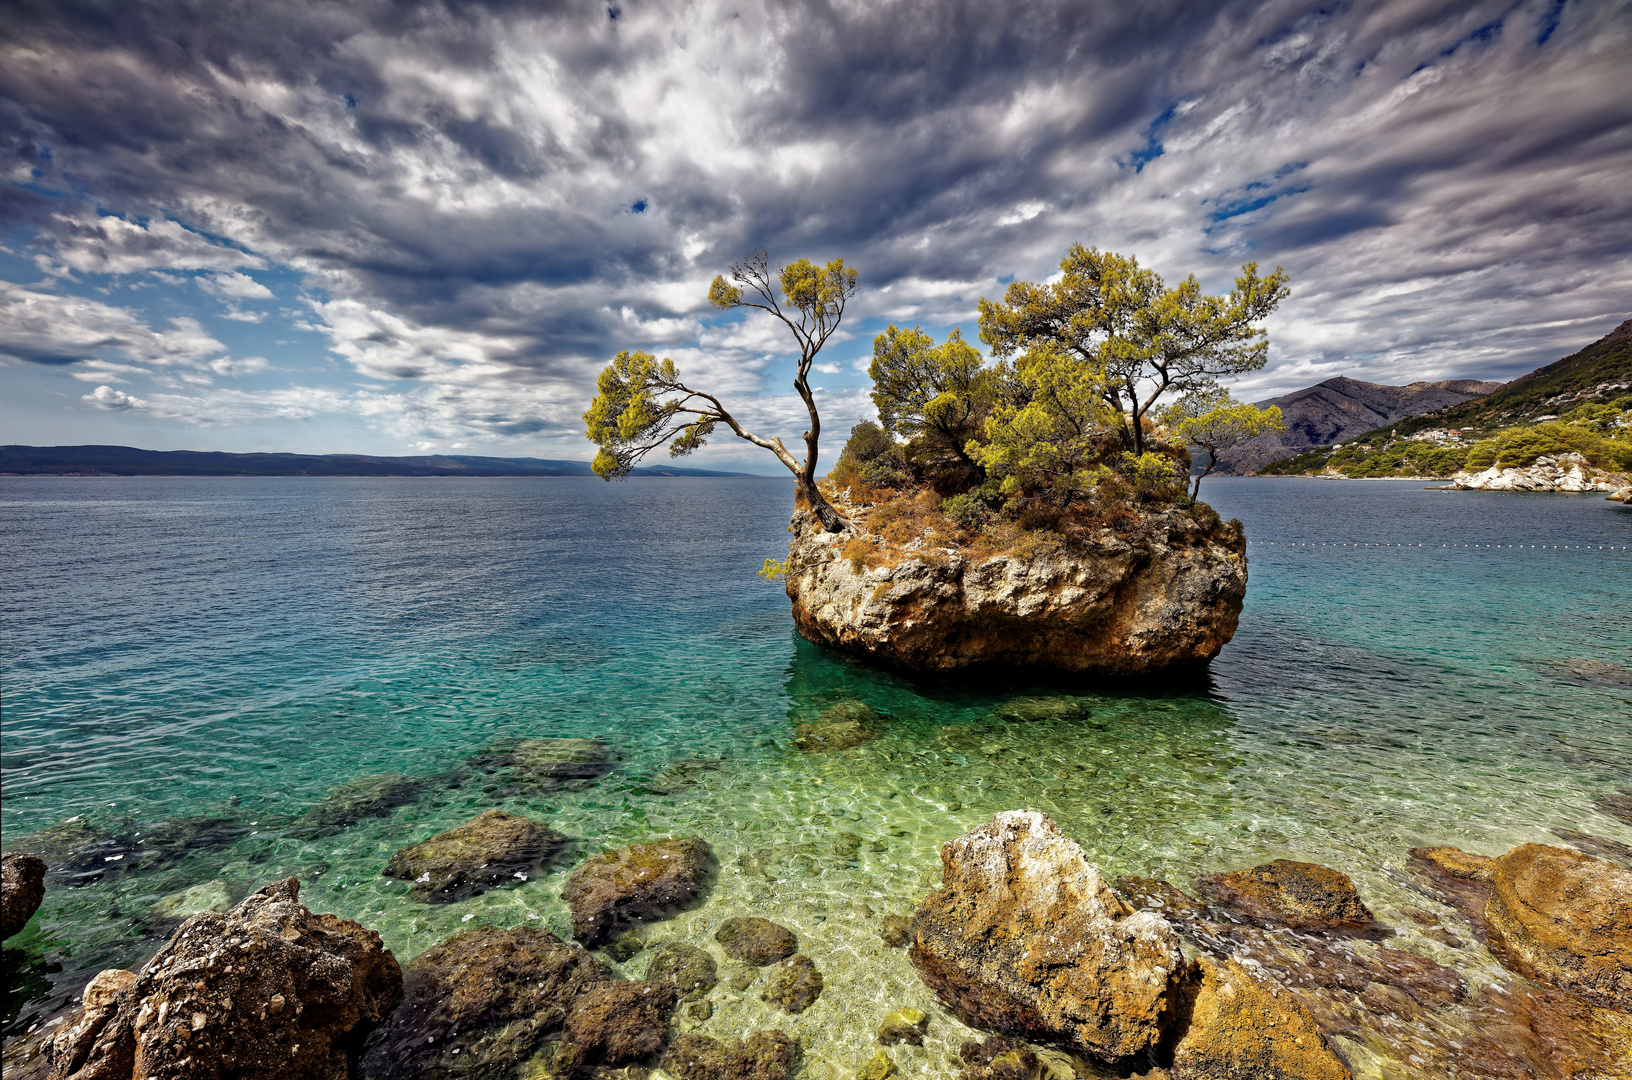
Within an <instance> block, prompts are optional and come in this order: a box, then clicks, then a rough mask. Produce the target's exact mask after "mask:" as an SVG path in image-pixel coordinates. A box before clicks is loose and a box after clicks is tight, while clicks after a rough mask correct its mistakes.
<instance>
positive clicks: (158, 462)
mask: <svg viewBox="0 0 1632 1080" xmlns="http://www.w3.org/2000/svg"><path fill="white" fill-rule="evenodd" d="M0 474H5V475H11V476H593V475H595V474H594V473H593V472H592V471H590V468H589V463H588V462H587V461H554V460H551V459H548V458H498V457H472V456H465V455H458V454H434V455H429V456H426V457H381V456H376V455H373V454H224V453H217V452H213V451H203V450H138V449H137V448H135V447H132V446H17V445H12V446H0ZM634 475H636V476H751V475H753V474H751V473H735V472H714V471H712V470H709V469H681V468H676V467H674V466H671V465H652V466H648V467H645V468H639V469H636V470H635V471H634Z"/></svg>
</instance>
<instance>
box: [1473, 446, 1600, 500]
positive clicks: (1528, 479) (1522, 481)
mask: <svg viewBox="0 0 1632 1080" xmlns="http://www.w3.org/2000/svg"><path fill="white" fill-rule="evenodd" d="M1450 479H1451V486H1452V487H1454V488H1456V489H1457V490H1458V491H1569V492H1582V491H1601V492H1606V493H1610V494H1612V495H1614V494H1618V493H1619V492H1621V491H1623V490H1627V489H1629V488H1632V477H1628V476H1627V475H1626V474H1625V473H1615V472H1608V471H1606V470H1603V469H1599V468H1596V467H1594V466H1593V465H1591V464H1590V463H1589V462H1588V461H1587V459H1586V458H1585V457H1583V456H1581V455H1580V454H1557V455H1544V456H1542V457H1539V458H1537V459H1536V461H1535V464H1533V465H1529V466H1527V467H1525V468H1522V469H1521V468H1506V469H1503V468H1499V467H1497V466H1495V465H1492V466H1491V467H1490V468H1488V469H1485V470H1484V471H1482V472H1467V471H1463V472H1458V473H1456V474H1455V475H1453V476H1452V477H1451V478H1450ZM1623 501H1624V500H1623Z"/></svg>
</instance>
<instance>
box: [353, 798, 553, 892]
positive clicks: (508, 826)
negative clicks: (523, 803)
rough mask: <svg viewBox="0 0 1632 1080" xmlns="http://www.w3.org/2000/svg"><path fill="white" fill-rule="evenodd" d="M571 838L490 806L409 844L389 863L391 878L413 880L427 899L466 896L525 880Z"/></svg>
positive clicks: (388, 868)
mask: <svg viewBox="0 0 1632 1080" xmlns="http://www.w3.org/2000/svg"><path fill="white" fill-rule="evenodd" d="M566 842H567V838H566V837H565V836H562V835H561V834H560V833H558V832H555V831H554V830H552V829H550V828H548V827H547V826H544V825H541V824H539V823H538V822H536V821H534V820H532V819H531V818H524V817H520V816H518V815H515V814H506V813H505V812H504V811H502V810H488V811H486V812H484V813H481V814H478V815H477V816H476V817H475V818H473V819H472V820H470V821H467V822H465V823H464V824H463V825H458V826H455V827H454V828H451V829H449V830H448V831H447V832H442V833H437V834H436V835H435V836H433V837H431V838H430V839H429V840H422V841H420V842H419V843H417V844H410V845H408V846H407V847H405V848H403V849H402V850H400V851H398V852H397V853H396V854H395V855H393V856H391V861H390V862H388V863H386V864H385V869H384V870H382V871H381V873H383V874H384V875H385V876H386V877H394V878H402V879H404V880H406V881H411V882H413V883H414V886H413V888H412V889H411V890H410V891H409V895H410V896H412V897H413V898H414V899H416V900H423V901H425V902H427V903H448V902H450V901H453V900H462V899H464V898H465V897H467V896H471V895H473V894H475V893H479V892H484V891H486V890H487V889H491V888H493V887H494V886H496V885H503V884H505V883H506V882H512V881H526V880H527V875H528V874H529V873H530V872H532V871H535V870H537V869H538V867H539V865H540V864H541V863H543V862H544V860H545V859H548V858H549V857H550V856H551V855H553V854H554V853H555V852H556V851H558V850H560V848H561V846H562V845H563V844H565V843H566Z"/></svg>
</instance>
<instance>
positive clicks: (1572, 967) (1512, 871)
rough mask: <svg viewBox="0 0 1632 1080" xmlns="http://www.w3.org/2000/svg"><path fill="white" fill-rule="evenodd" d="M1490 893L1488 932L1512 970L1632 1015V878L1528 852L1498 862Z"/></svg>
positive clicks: (1561, 856) (1570, 855)
mask: <svg viewBox="0 0 1632 1080" xmlns="http://www.w3.org/2000/svg"><path fill="white" fill-rule="evenodd" d="M1491 886H1492V888H1491V893H1490V899H1489V901H1487V902H1486V904H1485V923H1486V930H1487V932H1488V934H1489V935H1490V947H1491V951H1492V952H1494V953H1496V954H1497V955H1498V956H1500V957H1501V958H1502V960H1503V961H1504V962H1505V963H1506V964H1507V966H1508V967H1510V968H1512V969H1513V970H1515V971H1517V972H1518V973H1519V974H1521V975H1526V976H1529V977H1530V978H1533V979H1539V980H1541V981H1543V982H1547V983H1551V984H1553V985H1554V986H1558V987H1560V988H1562V989H1565V990H1573V991H1574V992H1576V993H1578V994H1580V995H1581V996H1582V997H1584V998H1586V999H1588V1000H1589V1001H1593V1002H1596V1003H1597V1004H1599V1005H1603V1006H1606V1007H1608V1008H1612V1009H1624V1010H1627V1011H1632V1005H1629V1003H1632V872H1629V871H1626V870H1622V869H1621V868H1619V867H1617V866H1614V865H1612V864H1611V863H1607V862H1604V861H1603V860H1602V859H1595V858H1592V857H1591V856H1590V855H1582V854H1581V853H1579V852H1576V851H1570V850H1568V849H1567V848H1556V847H1548V846H1546V845H1545V844H1524V845H1522V846H1520V847H1516V848H1514V849H1513V850H1512V851H1509V852H1508V853H1507V854H1506V855H1503V856H1502V857H1501V858H1499V859H1497V860H1496V862H1495V865H1494V866H1493V867H1492V872H1491Z"/></svg>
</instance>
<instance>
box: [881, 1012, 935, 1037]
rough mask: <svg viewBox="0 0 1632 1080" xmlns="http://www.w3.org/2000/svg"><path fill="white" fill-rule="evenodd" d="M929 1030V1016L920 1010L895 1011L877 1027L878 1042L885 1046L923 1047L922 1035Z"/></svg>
mask: <svg viewBox="0 0 1632 1080" xmlns="http://www.w3.org/2000/svg"><path fill="white" fill-rule="evenodd" d="M928 1030H929V1014H928V1013H926V1012H925V1011H924V1010H922V1009H913V1008H906V1009H897V1010H895V1011H894V1012H892V1013H890V1014H889V1015H888V1016H886V1017H885V1018H884V1022H883V1023H881V1024H879V1025H878V1041H879V1042H881V1043H883V1044H884V1045H885V1046H890V1045H892V1044H894V1043H903V1042H904V1043H910V1044H911V1045H913V1046H922V1045H924V1033H925V1032H927V1031H928Z"/></svg>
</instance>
